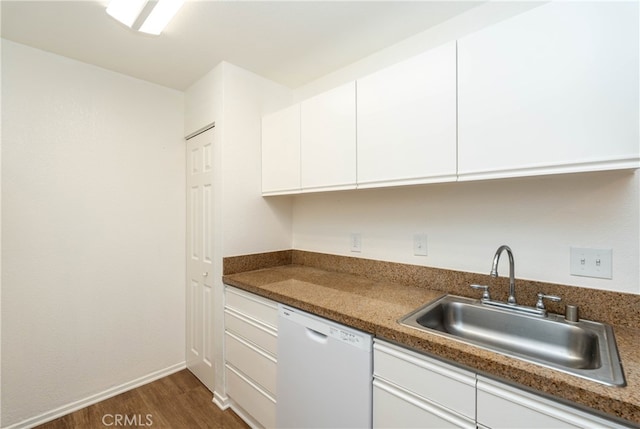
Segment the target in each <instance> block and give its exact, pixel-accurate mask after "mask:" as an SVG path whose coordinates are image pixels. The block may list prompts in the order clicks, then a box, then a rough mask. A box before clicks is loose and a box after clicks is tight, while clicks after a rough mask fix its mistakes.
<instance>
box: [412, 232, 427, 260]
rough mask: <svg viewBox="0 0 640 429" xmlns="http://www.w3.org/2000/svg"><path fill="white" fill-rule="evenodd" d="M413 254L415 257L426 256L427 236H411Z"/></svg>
mask: <svg viewBox="0 0 640 429" xmlns="http://www.w3.org/2000/svg"><path fill="white" fill-rule="evenodd" d="M413 254H414V255H415V256H427V234H414V235H413Z"/></svg>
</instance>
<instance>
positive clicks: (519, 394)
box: [477, 375, 627, 429]
mask: <svg viewBox="0 0 640 429" xmlns="http://www.w3.org/2000/svg"><path fill="white" fill-rule="evenodd" d="M477 387H478V415H477V419H478V427H481V428H482V427H486V428H491V429H501V428H505V429H515V428H601V429H602V428H626V427H627V426H623V425H620V424H616V423H614V422H612V421H610V420H605V419H602V418H599V417H597V416H595V415H593V414H589V413H586V412H583V411H580V410H578V409H576V408H573V407H568V406H566V405H563V404H560V403H559V402H556V401H553V400H550V399H547V398H543V397H541V396H539V395H535V394H532V393H529V392H526V391H524V390H522V389H518V388H516V387H513V386H509V385H507V384H504V383H500V382H498V381H495V380H491V379H489V378H486V377H483V376H480V375H479V376H478V386H477Z"/></svg>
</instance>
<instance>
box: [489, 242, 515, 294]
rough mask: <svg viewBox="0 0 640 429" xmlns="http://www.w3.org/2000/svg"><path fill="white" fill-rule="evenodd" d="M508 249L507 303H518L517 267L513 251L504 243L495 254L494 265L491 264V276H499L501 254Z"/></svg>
mask: <svg viewBox="0 0 640 429" xmlns="http://www.w3.org/2000/svg"><path fill="white" fill-rule="evenodd" d="M503 250H506V251H507V256H509V299H507V304H509V305H516V278H515V269H514V263H513V253H512V252H511V249H510V248H509V246H505V245H504V244H503V245H502V246H500V247H498V250H496V254H495V255H494V256H493V265H491V277H498V262H499V261H500V255H501V254H502V251H503Z"/></svg>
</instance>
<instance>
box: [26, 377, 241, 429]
mask: <svg viewBox="0 0 640 429" xmlns="http://www.w3.org/2000/svg"><path fill="white" fill-rule="evenodd" d="M212 397H213V395H212V394H211V392H210V391H209V390H208V389H207V388H206V387H204V385H203V384H202V383H200V381H199V380H198V379H197V378H196V377H195V376H194V375H193V374H191V372H189V371H188V370H186V369H185V370H182V371H180V372H177V373H175V374H172V375H169V376H167V377H164V378H161V379H160V380H156V381H154V382H152V383H149V384H146V385H144V386H141V387H138V388H137V389H133V390H130V391H128V392H125V393H122V394H120V395H117V396H114V397H113V398H110V399H106V400H104V401H102V402H99V403H97V404H94V405H91V406H89V407H87V408H83V409H81V410H78V411H76V412H73V413H71V414H67V415H66V416H64V417H60V418H58V419H56V420H53V421H51V422H49V423H45V424H43V425H40V426H37V428H38V429H68V428H73V429H76V428H82V429H84V428H88V429H91V428H102V429H104V428H122V427H128V428H132V427H135V428H154V429H155V428H168V429H183V428H184V429H191V428H193V429H197V428H225V429H226V428H229V429H236V428H238V429H240V428H242V429H244V428H248V426H247V425H246V424H245V423H244V422H243V421H242V420H241V419H240V417H238V416H237V415H236V414H235V413H234V412H233V411H231V410H230V409H227V410H225V411H222V410H220V408H218V406H217V405H215V404H214V403H213V402H211V399H212Z"/></svg>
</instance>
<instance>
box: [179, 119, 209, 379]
mask: <svg viewBox="0 0 640 429" xmlns="http://www.w3.org/2000/svg"><path fill="white" fill-rule="evenodd" d="M214 133H215V129H214V128H211V129H209V130H208V131H205V132H203V133H201V134H198V135H197V136H195V137H192V138H190V139H188V140H187V286H186V287H187V294H186V296H187V343H186V347H187V350H186V359H187V368H189V370H190V371H191V372H193V373H194V374H195V375H196V377H198V378H199V379H200V381H202V383H204V385H205V386H207V388H209V390H211V391H212V392H213V390H214V389H213V384H214V359H213V299H214V298H213V277H214V276H213V260H214V259H213V138H214Z"/></svg>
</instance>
